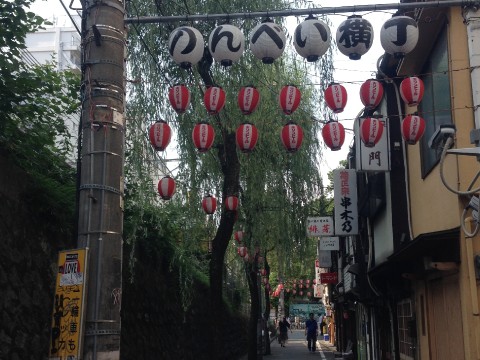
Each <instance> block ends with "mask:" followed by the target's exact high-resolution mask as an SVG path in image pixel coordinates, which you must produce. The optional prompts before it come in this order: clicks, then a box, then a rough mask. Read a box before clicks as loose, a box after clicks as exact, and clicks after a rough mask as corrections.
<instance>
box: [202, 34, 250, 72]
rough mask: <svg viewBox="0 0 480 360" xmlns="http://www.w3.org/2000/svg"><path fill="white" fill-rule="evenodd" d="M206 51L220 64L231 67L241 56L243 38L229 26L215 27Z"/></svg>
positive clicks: (243, 44) (243, 45)
mask: <svg viewBox="0 0 480 360" xmlns="http://www.w3.org/2000/svg"><path fill="white" fill-rule="evenodd" d="M208 49H209V50H210V53H211V54H212V56H213V58H214V59H215V60H216V61H218V62H220V64H222V65H223V66H231V65H232V64H233V63H234V62H235V61H238V59H240V57H241V56H242V54H243V50H244V49H245V36H243V33H242V32H241V31H240V29H239V28H237V27H236V26H233V25H229V24H225V25H220V26H217V27H216V28H215V30H213V31H212V33H211V34H210V37H209V39H208Z"/></svg>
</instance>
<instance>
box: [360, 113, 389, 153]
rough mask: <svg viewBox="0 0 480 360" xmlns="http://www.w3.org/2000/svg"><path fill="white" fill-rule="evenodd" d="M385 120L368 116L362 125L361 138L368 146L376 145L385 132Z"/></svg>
mask: <svg viewBox="0 0 480 360" xmlns="http://www.w3.org/2000/svg"><path fill="white" fill-rule="evenodd" d="M383 126H384V125H383V122H382V121H380V120H379V119H376V118H370V117H367V118H365V119H364V120H363V121H362V125H361V126H360V138H361V139H362V141H363V143H364V144H365V146H367V147H373V146H375V145H376V144H377V143H378V141H379V140H380V138H381V137H382V134H383Z"/></svg>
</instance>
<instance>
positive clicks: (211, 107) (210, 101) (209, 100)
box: [203, 86, 225, 115]
mask: <svg viewBox="0 0 480 360" xmlns="http://www.w3.org/2000/svg"><path fill="white" fill-rule="evenodd" d="M203 102H204V104H205V108H206V109H207V112H208V113H209V114H210V115H216V114H218V113H219V112H220V110H222V109H223V107H224V106H225V90H223V89H222V88H221V87H220V86H209V87H208V88H207V90H206V91H205V94H204V95H203Z"/></svg>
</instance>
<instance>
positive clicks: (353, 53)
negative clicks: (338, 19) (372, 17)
mask: <svg viewBox="0 0 480 360" xmlns="http://www.w3.org/2000/svg"><path fill="white" fill-rule="evenodd" d="M336 39H337V47H338V50H340V52H341V53H342V54H343V55H346V56H348V57H349V58H350V60H359V59H360V58H361V57H362V55H364V54H365V53H367V51H368V50H370V48H371V47H372V44H373V27H372V24H370V22H369V21H368V20H366V19H364V18H362V17H361V16H360V15H352V16H349V17H348V18H347V20H345V21H344V22H342V23H341V24H340V26H339V27H338V29H337V35H336Z"/></svg>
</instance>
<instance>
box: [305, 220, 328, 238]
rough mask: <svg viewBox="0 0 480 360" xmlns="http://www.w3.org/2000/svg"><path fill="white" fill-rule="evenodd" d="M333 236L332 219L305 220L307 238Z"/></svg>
mask: <svg viewBox="0 0 480 360" xmlns="http://www.w3.org/2000/svg"><path fill="white" fill-rule="evenodd" d="M331 235H333V218H332V217H331V216H326V217H320V216H318V217H314V216H309V217H308V218H307V236H331Z"/></svg>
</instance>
